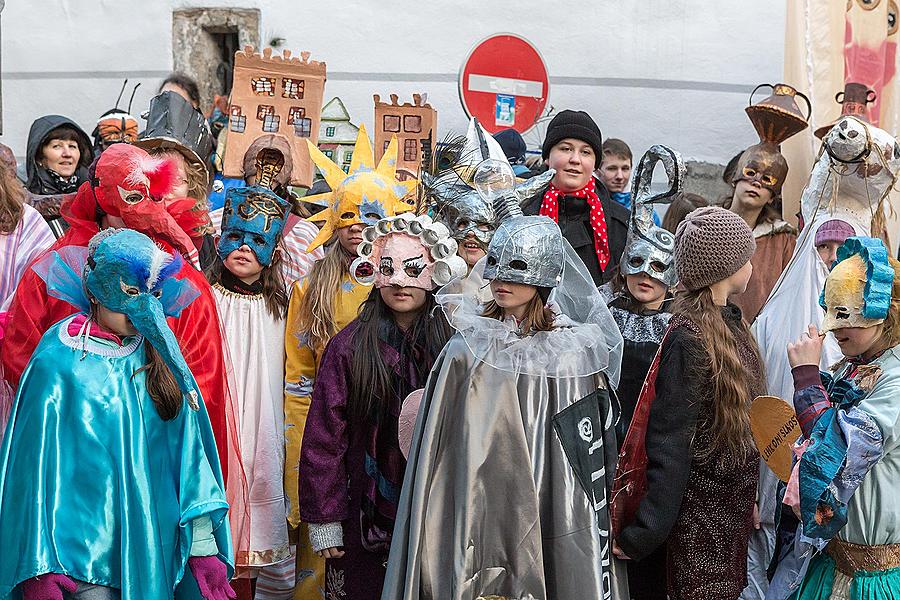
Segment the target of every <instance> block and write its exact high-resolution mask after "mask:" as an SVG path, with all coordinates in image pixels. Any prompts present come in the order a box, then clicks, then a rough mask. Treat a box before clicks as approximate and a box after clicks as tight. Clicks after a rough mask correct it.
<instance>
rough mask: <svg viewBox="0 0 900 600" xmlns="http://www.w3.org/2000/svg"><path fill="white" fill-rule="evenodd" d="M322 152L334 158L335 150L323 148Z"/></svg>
mask: <svg viewBox="0 0 900 600" xmlns="http://www.w3.org/2000/svg"><path fill="white" fill-rule="evenodd" d="M322 154H324V155H325V156H327V157H328V158H334V150H322Z"/></svg>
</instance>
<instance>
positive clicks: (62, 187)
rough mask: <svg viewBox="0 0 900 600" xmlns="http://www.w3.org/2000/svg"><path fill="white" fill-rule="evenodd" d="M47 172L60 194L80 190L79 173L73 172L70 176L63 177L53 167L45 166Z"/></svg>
mask: <svg viewBox="0 0 900 600" xmlns="http://www.w3.org/2000/svg"><path fill="white" fill-rule="evenodd" d="M44 170H45V171H46V172H47V175H48V176H49V177H50V181H51V182H52V183H53V187H55V188H56V189H58V190H59V193H60V194H71V193H74V192H76V191H78V174H77V172H76V173H73V174H72V175H71V176H69V177H63V176H62V175H60V174H59V173H57V172H56V171H54V170H53V169H48V168H46V167H45V168H44Z"/></svg>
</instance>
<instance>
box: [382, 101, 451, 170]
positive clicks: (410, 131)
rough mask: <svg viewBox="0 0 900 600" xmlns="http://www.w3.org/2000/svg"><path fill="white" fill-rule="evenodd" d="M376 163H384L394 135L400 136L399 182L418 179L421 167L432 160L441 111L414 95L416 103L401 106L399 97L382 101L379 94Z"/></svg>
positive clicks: (398, 140)
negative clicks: (438, 115)
mask: <svg viewBox="0 0 900 600" xmlns="http://www.w3.org/2000/svg"><path fill="white" fill-rule="evenodd" d="M374 99H375V133H374V136H375V160H376V161H378V160H381V156H382V155H383V154H384V151H385V149H386V148H387V145H388V143H390V141H391V137H392V136H397V142H398V143H399V146H398V151H397V179H399V180H400V181H406V180H407V179H414V178H416V177H418V174H419V166H420V165H421V164H422V161H423V160H428V159H429V158H430V157H431V152H432V149H433V148H434V144H435V136H436V132H437V111H436V110H435V109H434V108H432V106H431V105H430V104H428V103H427V102H424V101H423V99H422V95H421V94H413V102H412V104H410V103H408V102H406V103H404V104H399V103H398V102H397V94H391V101H390V102H389V103H388V102H382V101H381V96H379V95H378V94H375V96H374Z"/></svg>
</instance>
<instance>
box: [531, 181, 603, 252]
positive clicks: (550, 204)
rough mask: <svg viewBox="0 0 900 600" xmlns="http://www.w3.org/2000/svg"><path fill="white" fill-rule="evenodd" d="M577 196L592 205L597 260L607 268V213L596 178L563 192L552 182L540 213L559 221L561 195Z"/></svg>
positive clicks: (592, 226) (592, 224)
mask: <svg viewBox="0 0 900 600" xmlns="http://www.w3.org/2000/svg"><path fill="white" fill-rule="evenodd" d="M560 196H575V197H576V198H585V199H586V200H587V203H588V206H590V207H591V228H592V229H593V230H594V251H595V252H596V253H597V262H599V263H600V269H601V270H606V265H608V264H609V237H608V236H607V233H606V215H605V214H603V205H601V204H600V197H599V196H598V195H597V188H596V187H594V178H593V177H591V179H590V180H588V183H587V185H586V186H584V187H583V188H581V189H580V190H578V191H577V192H563V191H562V190H560V189H559V188H557V187H556V186H554V185H553V184H552V183H551V184H550V187H548V188H547V191H546V192H544V200H543V201H542V202H541V211H540V214H542V215H544V216H547V217H550V218H551V219H553V220H554V221H556V222H557V223H558V222H559V197H560Z"/></svg>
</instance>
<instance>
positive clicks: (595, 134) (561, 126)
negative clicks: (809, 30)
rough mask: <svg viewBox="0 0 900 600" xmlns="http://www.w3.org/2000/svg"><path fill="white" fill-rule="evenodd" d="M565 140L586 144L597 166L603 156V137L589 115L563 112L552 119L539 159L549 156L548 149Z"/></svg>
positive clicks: (572, 111) (577, 112)
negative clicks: (569, 139) (591, 151)
mask: <svg viewBox="0 0 900 600" xmlns="http://www.w3.org/2000/svg"><path fill="white" fill-rule="evenodd" d="M566 138H574V139H576V140H581V141H583V142H587V143H588V144H590V145H591V148H593V149H594V154H596V155H597V164H598V165H599V164H600V157H601V156H602V155H603V135H602V134H601V133H600V128H599V127H597V124H596V123H594V120H593V119H592V118H591V115H589V114H587V113H586V112H584V111H583V110H564V111H562V112H560V113H559V114H558V115H556V116H555V117H553V120H551V121H550V125H548V126H547V136H546V137H545V138H544V145H543V146H542V147H541V157H543V158H545V159H546V158H547V157H548V156H550V149H551V148H553V146H555V145H556V144H558V143H559V142H560V141H562V140H564V139H566Z"/></svg>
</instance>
